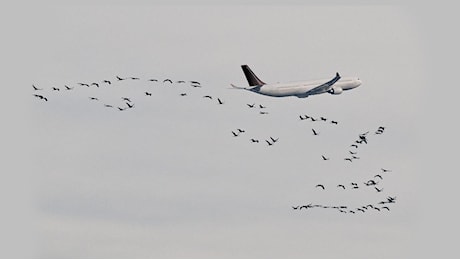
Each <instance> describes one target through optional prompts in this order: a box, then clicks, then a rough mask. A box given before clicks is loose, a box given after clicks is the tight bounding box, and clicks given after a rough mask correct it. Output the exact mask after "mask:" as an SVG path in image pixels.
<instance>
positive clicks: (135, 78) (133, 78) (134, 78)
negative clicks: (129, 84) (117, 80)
mask: <svg viewBox="0 0 460 260" xmlns="http://www.w3.org/2000/svg"><path fill="white" fill-rule="evenodd" d="M130 79H131V80H140V78H137V77H130Z"/></svg>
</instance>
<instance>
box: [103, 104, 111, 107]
mask: <svg viewBox="0 0 460 260" xmlns="http://www.w3.org/2000/svg"><path fill="white" fill-rule="evenodd" d="M104 107H113V106H112V105H108V104H104Z"/></svg>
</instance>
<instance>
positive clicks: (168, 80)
mask: <svg viewBox="0 0 460 260" xmlns="http://www.w3.org/2000/svg"><path fill="white" fill-rule="evenodd" d="M165 82H169V83H171V84H172V83H173V82H172V80H170V79H165V80H163V83H165Z"/></svg>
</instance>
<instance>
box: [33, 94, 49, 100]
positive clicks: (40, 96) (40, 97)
mask: <svg viewBox="0 0 460 260" xmlns="http://www.w3.org/2000/svg"><path fill="white" fill-rule="evenodd" d="M34 96H35V97H37V98H39V99H41V100H45V101H48V99H47V98H46V97H44V96H42V95H37V94H34Z"/></svg>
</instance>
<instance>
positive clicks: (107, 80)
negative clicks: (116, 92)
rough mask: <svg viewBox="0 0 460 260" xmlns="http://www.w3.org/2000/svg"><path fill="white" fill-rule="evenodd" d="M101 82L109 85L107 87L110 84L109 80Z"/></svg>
mask: <svg viewBox="0 0 460 260" xmlns="http://www.w3.org/2000/svg"><path fill="white" fill-rule="evenodd" d="M102 82H104V83H107V84H109V85H110V84H112V82H111V81H110V80H104V81H102Z"/></svg>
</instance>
